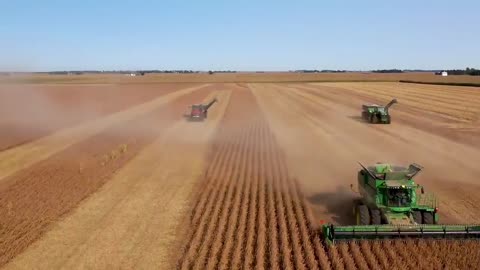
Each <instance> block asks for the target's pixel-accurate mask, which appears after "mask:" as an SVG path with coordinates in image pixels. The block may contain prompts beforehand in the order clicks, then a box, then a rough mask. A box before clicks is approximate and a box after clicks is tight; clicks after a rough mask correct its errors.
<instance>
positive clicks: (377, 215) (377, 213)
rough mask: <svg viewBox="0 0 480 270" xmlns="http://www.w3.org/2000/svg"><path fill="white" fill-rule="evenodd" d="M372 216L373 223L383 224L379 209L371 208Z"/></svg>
mask: <svg viewBox="0 0 480 270" xmlns="http://www.w3.org/2000/svg"><path fill="white" fill-rule="evenodd" d="M370 218H371V221H372V225H381V224H382V214H381V213H380V210H378V209H371V210H370Z"/></svg>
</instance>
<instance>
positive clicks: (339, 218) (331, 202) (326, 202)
mask: <svg viewBox="0 0 480 270" xmlns="http://www.w3.org/2000/svg"><path fill="white" fill-rule="evenodd" d="M357 198H358V196H357V195H356V194H355V193H354V192H353V191H352V190H351V189H350V188H349V187H345V186H340V187H338V188H337V190H336V191H335V192H326V193H317V194H314V195H312V196H310V197H308V198H307V200H308V201H309V202H310V203H311V204H312V205H313V206H316V205H318V206H324V207H326V208H327V211H328V214H329V215H330V217H331V218H332V221H333V222H335V223H336V224H339V225H352V224H354V223H355V217H354V215H353V207H354V200H355V199H357Z"/></svg>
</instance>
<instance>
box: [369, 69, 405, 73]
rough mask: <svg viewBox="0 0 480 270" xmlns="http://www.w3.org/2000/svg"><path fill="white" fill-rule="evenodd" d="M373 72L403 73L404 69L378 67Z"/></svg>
mask: <svg viewBox="0 0 480 270" xmlns="http://www.w3.org/2000/svg"><path fill="white" fill-rule="evenodd" d="M372 72H373V73H403V70H400V69H378V70H372Z"/></svg>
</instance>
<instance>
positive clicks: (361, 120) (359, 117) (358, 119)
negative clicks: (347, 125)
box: [348, 115, 367, 124]
mask: <svg viewBox="0 0 480 270" xmlns="http://www.w3.org/2000/svg"><path fill="white" fill-rule="evenodd" d="M348 118H350V119H352V120H354V121H357V122H360V123H364V124H366V123H367V121H365V120H364V119H363V118H362V117H361V116H359V115H350V116H349V117H348Z"/></svg>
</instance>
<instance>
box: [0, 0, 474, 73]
mask: <svg viewBox="0 0 480 270" xmlns="http://www.w3.org/2000/svg"><path fill="white" fill-rule="evenodd" d="M479 14H480V1H476V0H474V1H443V0H436V1H430V0H423V1H413V0H411V1H410V0H405V1H368V0H364V1H354V0H352V1H333V0H332V1H320V0H317V1H313V0H312V1H302V0H297V1H282V0H278V1H261V0H258V1H255V0H245V1H241V0H237V1H227V0H225V1H217V0H203V1H120V0H119V1H100V0H98V1H93V0H82V1H78V0H77V1H66V0H65V1H48V0H45V1H22V0H17V1H11V0H0V70H26V71H46V70H75V69H99V70H102V69H103V70H112V69H117V70H118V69H201V70H210V69H214V70H221V69H233V70H290V69H349V70H369V69H382V68H422V69H433V68H435V69H448V68H465V67H467V66H468V67H477V68H479V67H480V52H479V48H480V27H479V25H480V15H479Z"/></svg>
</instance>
